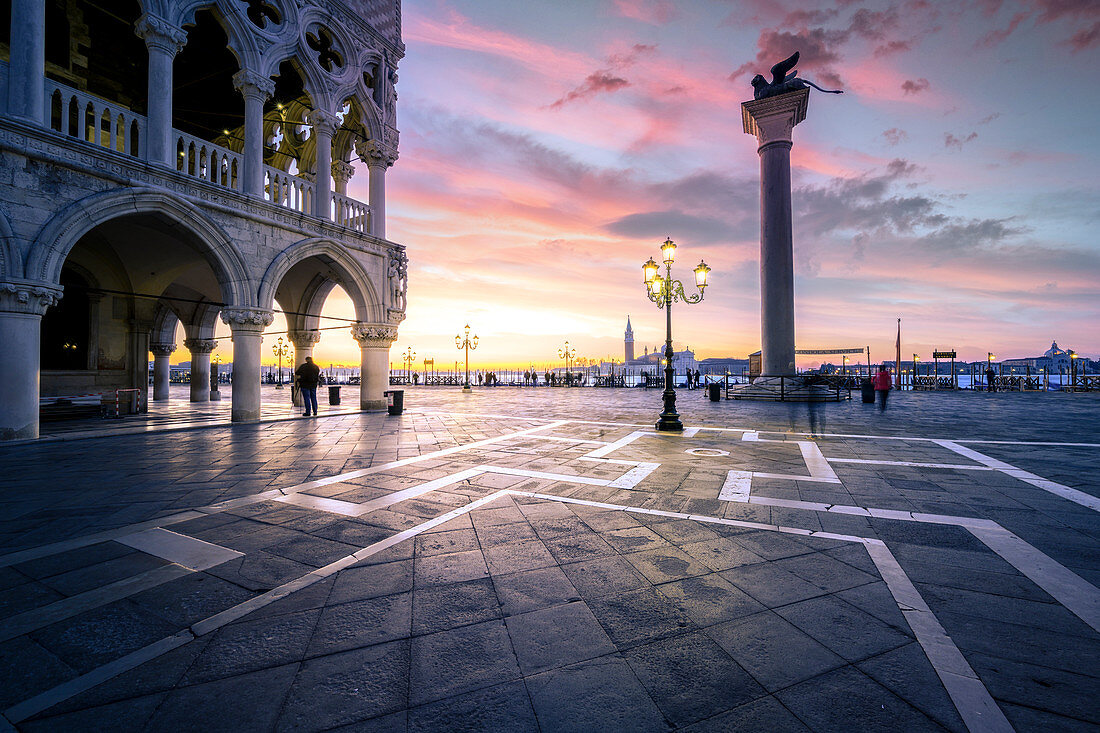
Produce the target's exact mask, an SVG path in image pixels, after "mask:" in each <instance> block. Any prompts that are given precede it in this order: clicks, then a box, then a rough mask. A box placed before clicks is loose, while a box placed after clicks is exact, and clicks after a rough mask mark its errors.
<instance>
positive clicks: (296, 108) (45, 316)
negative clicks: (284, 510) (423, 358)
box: [0, 0, 407, 440]
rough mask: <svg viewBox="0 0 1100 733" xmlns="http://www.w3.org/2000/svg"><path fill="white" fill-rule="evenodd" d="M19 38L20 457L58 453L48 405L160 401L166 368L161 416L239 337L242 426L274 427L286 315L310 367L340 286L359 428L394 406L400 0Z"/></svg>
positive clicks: (37, 15) (214, 4) (14, 119)
mask: <svg viewBox="0 0 1100 733" xmlns="http://www.w3.org/2000/svg"><path fill="white" fill-rule="evenodd" d="M6 30H7V31H8V32H7V33H6V34H5V36H4V37H3V38H0V58H3V54H4V53H5V52H6V63H0V384H2V385H4V392H5V396H4V398H3V400H2V401H0V439H3V440H11V439H18V438H32V437H37V435H38V419H39V400H40V395H47V396H48V395H69V394H73V395H76V394H85V393H95V392H108V391H110V392H113V391H114V390H116V389H138V390H142V392H143V393H144V392H145V391H147V390H148V384H147V383H148V374H147V369H148V366H147V365H148V358H149V357H148V355H149V353H150V352H151V353H152V354H153V355H154V357H153V358H154V380H153V387H152V390H151V391H152V394H151V395H148V397H149V398H150V399H152V400H153V401H154V403H155V402H156V401H157V400H164V399H167V398H168V360H169V356H170V354H171V353H172V352H173V351H174V350H176V349H178V348H184V349H187V350H189V351H190V357H191V363H192V379H193V382H195V383H196V384H197V385H198V386H199V387H202V386H203V385H205V383H206V379H207V377H208V375H209V368H210V353H211V351H212V350H213V348H214V345H215V342H214V328H215V325H216V323H217V321H218V319H219V318H220V319H221V321H223V322H224V323H226V324H228V326H229V328H230V329H231V331H232V339H233V381H234V385H233V391H232V392H233V398H232V399H233V404H232V416H233V420H234V421H244V422H247V421H253V420H256V419H258V418H259V412H260V357H261V354H262V348H261V346H262V344H261V334H262V332H263V330H264V328H265V327H266V326H268V325H270V324H271V322H272V319H273V312H274V311H275V310H276V309H278V310H280V311H282V312H283V313H284V314H285V315H286V319H287V325H288V330H289V334H288V335H289V340H290V341H291V343H292V344H293V345H294V347H295V357H294V361H295V363H296V364H297V363H300V362H302V361H303V360H304V359H305V357H306V356H309V355H310V353H311V352H312V349H313V345H314V344H315V343H316V342H317V340H318V339H319V331H318V329H319V328H320V323H319V314H320V310H321V307H322V305H323V303H324V300H325V298H326V297H327V296H328V294H329V293H330V292H331V290H332V289H333V288H334V287H336V286H337V285H339V286H340V287H342V288H343V289H344V290H345V291H346V292H347V294H348V296H350V298H351V300H352V302H353V304H354V308H355V322H354V323H352V324H348V325H349V326H350V332H351V334H350V335H351V337H353V338H355V339H356V340H357V341H358V342H359V345H360V347H361V350H362V387H361V398H360V399H361V407H362V408H363V409H368V410H370V409H382V408H384V407H385V401H384V399H383V394H382V393H383V390H384V389H385V386H386V384H387V380H388V370H389V348H390V345H391V344H392V343H393V342H394V341H395V340H396V338H397V326H398V324H399V323H400V322H401V321H402V320H403V319H404V317H405V316H404V313H405V273H406V262H407V260H406V257H405V249H404V247H403V246H401V245H399V244H395V243H393V242H390V241H389V240H387V239H386V219H385V201H386V190H385V181H386V171H387V169H388V168H389V167H390V166H392V165H393V164H394V161H395V160H396V159H397V139H398V134H397V127H396V123H397V118H396V99H397V96H396V93H395V91H394V85H395V83H396V81H397V72H396V69H397V64H398V61H399V60H400V59H401V58H402V56H403V54H404V46H403V44H402V43H401V16H400V1H399V0H113V1H112V2H110V3H103V2H92V1H91V0H12V3H11V18H10V26H9V28H8V29H6ZM356 162H358V163H362V164H363V165H358V166H357V165H353V163H356ZM356 172H358V173H359V175H361V176H362V175H364V173H365V175H366V177H367V179H368V181H367V183H368V186H367V187H366V190H368V191H369V195H368V197H367V198H368V200H367V201H365V202H364V201H357V200H355V199H353V198H351V197H349V196H348V182H349V180H350V179H351V178H352V176H353V175H354V174H355V173H356ZM178 324H182V326H183V331H184V335H185V338H184V339H183V343H182V344H177V343H175V334H176V329H177V325H178ZM143 396H144V395H143ZM208 396H209V395H208V393H207V391H206V390H205V389H203V388H198V389H192V392H191V399H192V401H202V400H204V399H207V398H208ZM142 403H143V404H148V402H147V401H146V400H142Z"/></svg>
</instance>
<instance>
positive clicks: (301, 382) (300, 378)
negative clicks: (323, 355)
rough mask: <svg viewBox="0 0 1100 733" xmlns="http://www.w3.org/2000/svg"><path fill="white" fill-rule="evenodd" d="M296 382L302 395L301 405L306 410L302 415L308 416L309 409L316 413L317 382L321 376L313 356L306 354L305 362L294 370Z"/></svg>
mask: <svg viewBox="0 0 1100 733" xmlns="http://www.w3.org/2000/svg"><path fill="white" fill-rule="evenodd" d="M294 377H295V379H296V380H297V382H298V392H299V393H300V394H301V395H302V406H303V407H305V408H306V411H305V412H303V413H302V417H309V416H310V411H312V414H313V415H314V416H316V415H317V383H318V382H319V381H320V378H321V368H320V367H319V366H317V365H316V364H314V363H313V357H312V356H307V357H306V360H305V363H303V364H302V365H301V366H299V367H298V368H297V369H295V370H294Z"/></svg>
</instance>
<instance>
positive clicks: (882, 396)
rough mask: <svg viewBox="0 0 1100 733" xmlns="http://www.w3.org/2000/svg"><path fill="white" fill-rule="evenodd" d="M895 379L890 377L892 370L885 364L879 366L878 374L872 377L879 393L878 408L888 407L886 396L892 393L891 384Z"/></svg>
mask: <svg viewBox="0 0 1100 733" xmlns="http://www.w3.org/2000/svg"><path fill="white" fill-rule="evenodd" d="M892 381H893V379H892V378H891V377H890V371H889V370H888V369H887V368H886V365H885V364H883V365H882V366H880V367H879V368H878V374H876V375H875V376H874V377H873V378H872V379H871V383H872V385H874V388H875V392H876V393H878V409H880V410H885V409H886V397H887V396H888V395H889V394H890V386H891V384H890V383H891V382H892Z"/></svg>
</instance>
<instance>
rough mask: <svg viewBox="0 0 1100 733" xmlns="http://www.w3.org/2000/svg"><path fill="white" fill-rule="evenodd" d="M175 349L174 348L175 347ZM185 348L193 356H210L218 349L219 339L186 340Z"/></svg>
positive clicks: (184, 342)
mask: <svg viewBox="0 0 1100 733" xmlns="http://www.w3.org/2000/svg"><path fill="white" fill-rule="evenodd" d="M173 348H174V347H173ZM183 348H185V349H187V350H188V351H190V352H191V353H192V354H209V353H210V352H211V351H213V350H214V349H216V348H218V340H217V339H184V340H183Z"/></svg>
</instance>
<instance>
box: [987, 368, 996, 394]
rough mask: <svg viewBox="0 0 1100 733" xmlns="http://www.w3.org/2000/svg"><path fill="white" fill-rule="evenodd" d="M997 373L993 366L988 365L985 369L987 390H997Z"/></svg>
mask: <svg viewBox="0 0 1100 733" xmlns="http://www.w3.org/2000/svg"><path fill="white" fill-rule="evenodd" d="M996 379H997V373H996V372H994V371H993V367H991V366H990V367H986V370H985V390H986V391H987V392H996V391H997V383H996Z"/></svg>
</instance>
